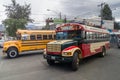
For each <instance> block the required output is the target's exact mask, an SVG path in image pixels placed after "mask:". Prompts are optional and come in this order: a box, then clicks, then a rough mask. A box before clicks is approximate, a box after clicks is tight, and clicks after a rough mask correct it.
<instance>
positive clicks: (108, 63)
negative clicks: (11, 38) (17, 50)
mask: <svg viewBox="0 0 120 80" xmlns="http://www.w3.org/2000/svg"><path fill="white" fill-rule="evenodd" d="M107 53H108V54H107V55H106V56H105V57H104V58H99V57H97V56H93V57H89V58H87V59H84V60H83V61H82V63H81V64H80V67H79V70H78V71H76V72H73V71H71V70H70V67H69V66H68V65H63V64H56V65H54V66H49V65H48V64H47V63H46V61H45V60H44V59H43V57H42V53H34V54H26V55H21V56H20V57H19V58H15V59H8V58H7V57H3V56H1V54H2V53H1V51H0V80H120V49H117V48H115V47H114V48H112V49H110V50H109V51H108V52H107Z"/></svg>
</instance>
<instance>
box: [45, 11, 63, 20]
mask: <svg viewBox="0 0 120 80" xmlns="http://www.w3.org/2000/svg"><path fill="white" fill-rule="evenodd" d="M47 11H52V12H54V13H55V14H58V15H59V18H60V19H61V12H57V11H54V10H50V9H47Z"/></svg>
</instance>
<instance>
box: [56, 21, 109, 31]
mask: <svg viewBox="0 0 120 80" xmlns="http://www.w3.org/2000/svg"><path fill="white" fill-rule="evenodd" d="M56 29H57V31H69V30H85V31H90V32H100V33H109V31H108V30H106V29H102V28H96V27H92V26H88V25H83V24H79V23H65V24H62V25H59V26H57V28H56Z"/></svg>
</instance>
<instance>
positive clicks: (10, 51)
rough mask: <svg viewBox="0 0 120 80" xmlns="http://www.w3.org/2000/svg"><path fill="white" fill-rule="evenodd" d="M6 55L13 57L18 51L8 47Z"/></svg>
mask: <svg viewBox="0 0 120 80" xmlns="http://www.w3.org/2000/svg"><path fill="white" fill-rule="evenodd" d="M7 56H8V57H9V58H15V57H17V56H18V51H17V49H16V48H10V49H9V50H8V51H7Z"/></svg>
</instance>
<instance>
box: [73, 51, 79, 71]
mask: <svg viewBox="0 0 120 80" xmlns="http://www.w3.org/2000/svg"><path fill="white" fill-rule="evenodd" d="M79 62H80V59H79V56H78V52H75V53H74V55H73V60H72V70H73V71H76V70H78V68H79Z"/></svg>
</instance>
